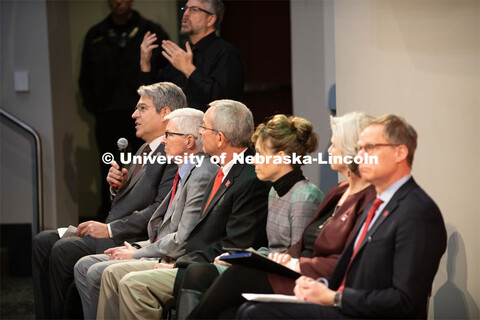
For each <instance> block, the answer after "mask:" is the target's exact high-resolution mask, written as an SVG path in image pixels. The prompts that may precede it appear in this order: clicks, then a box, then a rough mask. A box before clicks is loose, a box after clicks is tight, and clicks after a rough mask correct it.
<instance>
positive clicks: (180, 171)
mask: <svg viewBox="0 0 480 320" xmlns="http://www.w3.org/2000/svg"><path fill="white" fill-rule="evenodd" d="M188 168H190V159H187V161H186V162H185V163H184V164H182V166H181V167H180V168H178V176H179V177H180V180H178V183H180V182H181V181H182V180H183V177H185V175H186V174H187V171H188Z"/></svg>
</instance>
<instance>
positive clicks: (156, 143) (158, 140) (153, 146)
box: [148, 136, 164, 155]
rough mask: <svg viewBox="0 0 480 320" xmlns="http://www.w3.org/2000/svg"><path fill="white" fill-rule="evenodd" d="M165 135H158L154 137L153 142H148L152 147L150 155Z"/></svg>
mask: <svg viewBox="0 0 480 320" xmlns="http://www.w3.org/2000/svg"><path fill="white" fill-rule="evenodd" d="M163 137H164V136H161V137H158V138H157V139H154V140H153V141H152V142H150V143H149V144H148V145H149V146H150V149H152V151H150V153H149V154H148V155H151V154H152V153H153V152H155V150H157V148H158V146H159V145H160V143H161V142H162V139H163Z"/></svg>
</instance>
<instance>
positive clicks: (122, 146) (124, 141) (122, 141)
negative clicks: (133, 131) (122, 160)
mask: <svg viewBox="0 0 480 320" xmlns="http://www.w3.org/2000/svg"><path fill="white" fill-rule="evenodd" d="M117 146H118V150H125V149H126V148H127V146H128V140H127V139H125V138H120V139H118V141H117Z"/></svg>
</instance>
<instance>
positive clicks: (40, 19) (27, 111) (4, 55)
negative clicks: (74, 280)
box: [0, 1, 56, 224]
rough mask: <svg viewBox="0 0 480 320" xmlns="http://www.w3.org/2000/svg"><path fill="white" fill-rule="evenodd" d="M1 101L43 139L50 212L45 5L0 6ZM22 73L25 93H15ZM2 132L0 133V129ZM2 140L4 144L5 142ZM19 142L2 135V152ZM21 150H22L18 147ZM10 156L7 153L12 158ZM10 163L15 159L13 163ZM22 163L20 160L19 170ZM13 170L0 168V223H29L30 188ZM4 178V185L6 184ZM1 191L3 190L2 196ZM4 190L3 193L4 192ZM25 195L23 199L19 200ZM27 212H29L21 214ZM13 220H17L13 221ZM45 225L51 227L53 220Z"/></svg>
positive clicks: (53, 200) (52, 205) (50, 126)
mask: <svg viewBox="0 0 480 320" xmlns="http://www.w3.org/2000/svg"><path fill="white" fill-rule="evenodd" d="M0 11H1V48H2V49H1V74H0V77H1V97H0V107H1V108H3V109H5V110H6V111H8V112H10V113H12V114H13V115H15V116H16V117H17V118H20V119H22V120H24V121H25V122H26V123H28V124H29V125H30V126H32V127H33V128H34V129H36V130H37V131H38V133H39V134H40V136H41V138H42V140H43V148H44V149H43V163H44V172H43V174H44V187H45V193H44V200H45V202H44V210H45V212H50V213H52V212H53V213H54V212H56V195H55V192H54V190H55V189H56V182H55V162H54V145H53V117H52V100H51V96H50V92H51V86H50V64H49V48H48V30H47V19H46V6H45V1H1V2H0ZM14 71H28V72H29V74H30V92H27V93H17V92H15V90H14V87H13V72H14ZM2 131H3V129H2ZM7 137H8V140H6V138H7ZM19 140H20V143H22V140H23V138H21V137H19V136H18V135H17V137H15V136H12V135H9V136H4V135H3V134H2V141H1V145H2V158H3V157H4V156H5V155H3V152H4V151H6V150H8V149H9V148H12V146H13V147H15V145H16V144H17V143H18V142H19ZM22 145H23V147H25V145H24V144H23V143H22ZM14 156H16V155H15V154H13V153H12V154H11V157H12V158H13V157H14ZM14 161H15V160H14ZM27 161H28V159H25V158H23V159H21V160H20V162H22V163H23V165H25V163H27ZM14 170H16V169H13V168H10V169H9V168H8V166H7V167H5V166H4V165H3V163H2V175H1V189H2V192H1V202H2V216H1V218H2V223H4V221H5V223H14V222H17V221H18V222H28V221H31V220H30V217H31V209H30V208H31V207H30V204H26V203H23V201H24V202H28V201H29V199H31V194H30V192H31V187H26V186H25V183H24V182H22V180H23V179H21V178H19V176H18V175H17V174H15V173H14ZM7 179H8V180H7ZM6 189H8V190H9V191H8V192H7V191H6ZM4 190H5V192H4ZM24 194H25V197H24ZM27 210H30V211H27ZM17 218H18V220H17ZM47 220H48V221H46V222H47V223H48V224H54V220H55V217H54V216H52V217H50V218H49V219H47Z"/></svg>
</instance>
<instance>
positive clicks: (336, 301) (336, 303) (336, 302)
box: [333, 291, 343, 308]
mask: <svg viewBox="0 0 480 320" xmlns="http://www.w3.org/2000/svg"><path fill="white" fill-rule="evenodd" d="M342 295H343V291H337V293H335V297H334V298H333V307H334V308H341V307H342Z"/></svg>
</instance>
